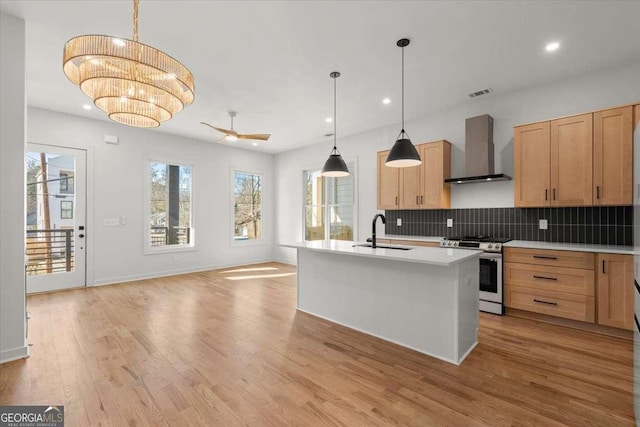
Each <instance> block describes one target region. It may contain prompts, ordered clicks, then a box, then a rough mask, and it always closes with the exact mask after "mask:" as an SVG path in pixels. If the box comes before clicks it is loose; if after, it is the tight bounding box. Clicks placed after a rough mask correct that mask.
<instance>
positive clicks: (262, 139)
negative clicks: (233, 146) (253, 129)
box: [238, 133, 271, 141]
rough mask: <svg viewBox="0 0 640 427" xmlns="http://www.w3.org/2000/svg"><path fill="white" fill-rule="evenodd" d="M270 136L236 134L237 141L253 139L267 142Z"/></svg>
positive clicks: (267, 134) (265, 134)
mask: <svg viewBox="0 0 640 427" xmlns="http://www.w3.org/2000/svg"><path fill="white" fill-rule="evenodd" d="M270 136H271V134H270V133H253V134H244V135H243V134H241V133H240V134H238V139H255V140H258V141H267V140H268V139H269V137H270Z"/></svg>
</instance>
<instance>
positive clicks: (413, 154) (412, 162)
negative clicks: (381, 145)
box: [385, 132, 422, 168]
mask: <svg viewBox="0 0 640 427" xmlns="http://www.w3.org/2000/svg"><path fill="white" fill-rule="evenodd" d="M403 134H404V132H401V135H402V136H404V135H403ZM421 163H422V160H420V154H418V150H416V147H415V146H414V145H413V144H412V143H411V140H410V139H409V138H398V140H397V141H396V143H395V144H393V147H392V148H391V151H389V155H388V156H387V161H386V162H385V165H386V166H389V167H392V168H410V167H412V166H418V165H419V164H421Z"/></svg>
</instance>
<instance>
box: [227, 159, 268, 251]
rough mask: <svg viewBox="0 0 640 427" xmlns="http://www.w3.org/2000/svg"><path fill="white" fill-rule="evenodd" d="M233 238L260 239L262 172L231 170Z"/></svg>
mask: <svg viewBox="0 0 640 427" xmlns="http://www.w3.org/2000/svg"><path fill="white" fill-rule="evenodd" d="M232 181H233V183H232V186H233V240H234V241H235V242H246V241H256V240H262V174H259V173H252V172H240V171H233V180H232Z"/></svg>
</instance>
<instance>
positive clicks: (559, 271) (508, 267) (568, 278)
mask: <svg viewBox="0 0 640 427" xmlns="http://www.w3.org/2000/svg"><path fill="white" fill-rule="evenodd" d="M594 281H595V280H594V274H593V270H583V269H578V268H566V267H549V266H546V265H535V264H518V263H511V262H505V263H504V282H505V283H506V284H508V285H516V286H525V287H528V288H534V289H544V290H547V291H555V292H566V293H571V294H577V295H588V296H594V295H595V286H594Z"/></svg>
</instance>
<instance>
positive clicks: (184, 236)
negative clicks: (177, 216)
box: [150, 225, 191, 246]
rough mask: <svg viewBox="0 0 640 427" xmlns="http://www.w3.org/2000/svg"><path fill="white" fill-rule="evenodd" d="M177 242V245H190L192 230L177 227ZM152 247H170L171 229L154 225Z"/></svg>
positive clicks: (152, 228)
mask: <svg viewBox="0 0 640 427" xmlns="http://www.w3.org/2000/svg"><path fill="white" fill-rule="evenodd" d="M175 230H176V239H177V242H176V243H173V244H176V245H188V244H189V242H191V228H189V227H175ZM150 239H151V246H166V245H169V244H170V243H169V240H170V235H169V227H164V226H158V225H152V226H151V233H150Z"/></svg>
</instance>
